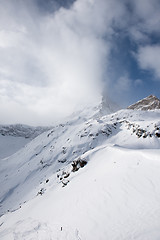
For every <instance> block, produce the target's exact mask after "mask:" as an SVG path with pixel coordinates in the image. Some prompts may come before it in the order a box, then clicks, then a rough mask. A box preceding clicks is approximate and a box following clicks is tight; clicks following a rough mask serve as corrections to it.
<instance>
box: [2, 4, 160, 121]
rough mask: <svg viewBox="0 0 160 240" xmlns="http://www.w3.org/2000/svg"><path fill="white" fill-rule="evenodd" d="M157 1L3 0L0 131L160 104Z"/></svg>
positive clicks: (159, 32) (158, 11)
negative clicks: (111, 105) (102, 108)
mask: <svg viewBox="0 0 160 240" xmlns="http://www.w3.org/2000/svg"><path fill="white" fill-rule="evenodd" d="M159 13H160V1H159V0H152V1H151V0H134V1H132V0H121V1H119V0H76V1H74V0H0V113H1V114H0V124H11V123H24V124H29V125H52V124H54V123H55V122H57V121H60V120H61V119H63V118H64V117H66V116H68V115H70V114H71V113H72V112H75V111H77V110H79V109H83V108H84V107H85V106H89V105H95V104H97V103H98V102H99V101H100V99H101V96H102V95H104V96H107V97H109V98H110V99H111V100H113V101H114V102H116V103H118V105H119V106H121V107H123V108H124V107H127V106H128V105H130V104H132V103H134V102H136V101H138V100H140V99H142V98H144V97H147V96H148V95H150V94H154V95H156V96H157V97H158V98H160V28H159V26H160V14H159Z"/></svg>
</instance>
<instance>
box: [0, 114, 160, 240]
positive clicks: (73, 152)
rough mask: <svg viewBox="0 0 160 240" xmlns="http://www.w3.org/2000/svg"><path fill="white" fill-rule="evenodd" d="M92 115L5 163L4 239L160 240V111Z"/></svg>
mask: <svg viewBox="0 0 160 240" xmlns="http://www.w3.org/2000/svg"><path fill="white" fill-rule="evenodd" d="M91 115H92V114H88V115H87V116H89V117H88V118H84V115H83V117H79V116H77V117H76V115H75V116H74V117H73V118H72V119H70V120H68V122H65V123H63V124H60V125H57V126H54V127H53V128H52V129H50V130H48V131H46V132H43V133H42V134H40V135H39V136H37V137H36V138H34V139H33V140H32V141H30V142H29V143H28V144H27V145H25V146H24V147H23V148H22V149H20V150H19V151H18V152H16V153H14V154H13V155H11V156H9V157H7V158H3V159H1V160H0V182H1V190H0V214H1V217H0V239H3V240H6V239H7V240H12V239H14V240H17V239H18V240H19V239H25V240H31V239H41V240H42V239H43V240H45V239H46V240H49V239H50V240H51V239H52V240H55V239H60V240H67V239H68V240H72V239H74V240H76V239H79V240H80V239H81V240H97V239H99V240H106V239H109V240H118V239H121V240H130V239H135V240H159V239H160V174H159V173H160V110H158V109H157V110H152V111H139V110H129V109H127V110H120V111H118V112H115V113H112V114H109V115H101V114H99V115H98V114H93V115H92V116H91Z"/></svg>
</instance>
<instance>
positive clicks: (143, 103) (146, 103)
mask: <svg viewBox="0 0 160 240" xmlns="http://www.w3.org/2000/svg"><path fill="white" fill-rule="evenodd" d="M128 109H135V110H155V109H160V100H159V99H158V98H157V97H155V96H153V95H150V96H148V97H146V98H144V99H142V100H140V101H138V102H136V103H135V104H133V105H131V106H129V107H128Z"/></svg>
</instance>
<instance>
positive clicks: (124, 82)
mask: <svg viewBox="0 0 160 240" xmlns="http://www.w3.org/2000/svg"><path fill="white" fill-rule="evenodd" d="M131 82H132V80H131V79H130V78H129V77H128V74H127V73H126V74H124V75H123V76H121V77H120V78H119V79H118V80H117V82H116V85H115V87H116V89H117V92H121V94H123V93H124V92H126V91H129V88H130V86H131Z"/></svg>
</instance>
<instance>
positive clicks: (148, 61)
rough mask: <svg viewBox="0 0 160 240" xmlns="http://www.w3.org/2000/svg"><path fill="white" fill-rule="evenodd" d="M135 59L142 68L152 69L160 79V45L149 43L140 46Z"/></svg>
mask: <svg viewBox="0 0 160 240" xmlns="http://www.w3.org/2000/svg"><path fill="white" fill-rule="evenodd" d="M137 60H138V62H139V65H140V67H141V68H142V69H145V70H152V71H153V72H154V74H155V77H156V78H158V79H159V80H160V46H159V45H149V46H145V47H140V48H139V51H138V54H137Z"/></svg>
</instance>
